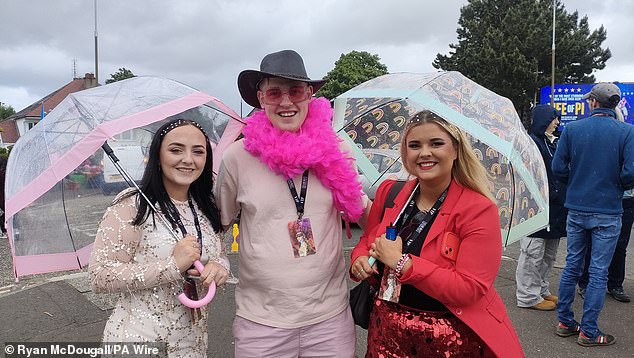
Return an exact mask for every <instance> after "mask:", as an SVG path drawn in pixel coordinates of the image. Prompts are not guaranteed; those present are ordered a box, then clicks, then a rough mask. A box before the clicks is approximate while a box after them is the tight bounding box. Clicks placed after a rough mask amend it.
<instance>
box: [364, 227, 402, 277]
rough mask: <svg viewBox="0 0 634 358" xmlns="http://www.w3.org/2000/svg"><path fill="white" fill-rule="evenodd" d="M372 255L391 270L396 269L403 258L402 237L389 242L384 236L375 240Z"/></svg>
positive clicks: (371, 250)
mask: <svg viewBox="0 0 634 358" xmlns="http://www.w3.org/2000/svg"><path fill="white" fill-rule="evenodd" d="M370 255H372V257H374V258H375V259H377V260H379V261H381V262H383V263H384V264H385V265H386V266H388V267H390V268H391V269H396V265H397V264H398V260H400V258H401V256H403V240H401V237H400V236H397V237H396V240H394V241H392V240H388V239H386V238H385V234H383V235H381V237H377V238H376V239H375V240H374V243H373V244H372V246H371V247H370Z"/></svg>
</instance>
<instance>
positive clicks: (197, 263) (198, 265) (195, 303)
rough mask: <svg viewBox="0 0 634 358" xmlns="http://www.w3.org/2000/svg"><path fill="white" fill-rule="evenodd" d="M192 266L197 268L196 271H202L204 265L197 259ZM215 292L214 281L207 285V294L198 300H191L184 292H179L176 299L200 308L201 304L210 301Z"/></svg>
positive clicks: (190, 306) (203, 304)
mask: <svg viewBox="0 0 634 358" xmlns="http://www.w3.org/2000/svg"><path fill="white" fill-rule="evenodd" d="M194 267H196V270H198V272H203V270H204V269H205V266H203V264H202V263H201V262H200V261H198V260H196V261H194ZM215 294H216V283H215V282H212V283H211V285H209V290H208V291H207V295H206V296H205V297H203V299H202V300H198V301H194V300H191V299H189V297H187V296H186V295H185V293H181V294H180V295H178V300H179V301H181V303H182V304H183V305H185V306H187V307H189V308H200V307H202V306H205V305H206V304H208V303H209V302H211V300H212V299H213V298H214V295H215Z"/></svg>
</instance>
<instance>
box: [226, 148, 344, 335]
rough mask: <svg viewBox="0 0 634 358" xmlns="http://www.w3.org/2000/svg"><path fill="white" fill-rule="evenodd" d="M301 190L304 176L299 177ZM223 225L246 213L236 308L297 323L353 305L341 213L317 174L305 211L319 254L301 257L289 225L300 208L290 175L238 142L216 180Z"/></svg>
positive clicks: (266, 320) (274, 322)
mask: <svg viewBox="0 0 634 358" xmlns="http://www.w3.org/2000/svg"><path fill="white" fill-rule="evenodd" d="M294 182H295V187H296V188H297V191H298V192H299V191H300V188H301V175H300V176H298V177H297V178H294ZM215 192H216V200H217V201H218V206H219V207H220V211H221V218H222V224H223V225H224V226H228V225H231V224H232V223H233V220H234V218H235V217H236V215H237V214H238V212H239V211H240V209H241V210H242V214H241V218H240V251H239V263H240V283H239V284H238V287H237V288H236V314H237V315H238V316H240V317H243V318H245V319H248V320H251V321H254V322H256V323H260V324H264V325H268V326H272V327H280V328H297V327H302V326H307V325H311V324H315V323H319V322H322V321H325V320H327V319H329V318H332V317H334V316H336V315H337V314H339V313H341V312H342V311H343V310H344V309H346V308H347V307H348V288H347V284H346V276H345V275H346V270H347V268H346V267H345V262H344V258H343V247H342V246H343V243H342V230H341V216H340V215H339V212H338V211H337V209H336V208H335V207H334V205H333V200H332V196H331V193H330V191H329V190H328V189H327V188H325V187H324V186H323V185H322V184H321V183H320V182H319V180H318V179H317V177H315V176H314V175H313V174H312V173H311V174H310V175H309V177H308V191H307V194H306V204H305V211H304V217H305V218H309V219H310V221H311V226H312V231H313V236H314V241H315V246H316V249H317V251H316V254H314V255H308V256H305V257H299V258H296V257H295V255H294V254H293V248H292V246H291V239H290V234H289V229H288V223H289V222H291V221H295V220H297V210H296V208H295V203H294V201H293V198H292V196H291V193H290V190H289V188H288V185H287V183H286V180H285V179H284V178H283V177H282V176H280V175H277V174H275V173H273V172H272V171H271V170H270V169H269V168H268V167H267V166H266V164H264V163H262V162H261V161H260V160H259V159H258V158H256V157H254V156H252V155H251V154H250V153H248V152H247V151H246V150H245V149H244V145H243V142H242V141H238V142H235V143H233V144H232V145H231V146H229V147H228V148H227V150H226V151H225V153H224V155H223V161H222V164H221V166H220V170H219V174H218V178H217V181H216V188H215Z"/></svg>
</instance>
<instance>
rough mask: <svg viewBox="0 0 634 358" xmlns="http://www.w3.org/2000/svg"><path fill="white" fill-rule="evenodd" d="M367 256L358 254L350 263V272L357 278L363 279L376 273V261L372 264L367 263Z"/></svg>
mask: <svg viewBox="0 0 634 358" xmlns="http://www.w3.org/2000/svg"><path fill="white" fill-rule="evenodd" d="M369 258H370V257H369V256H359V257H357V259H356V260H355V261H354V264H352V267H351V268H350V272H352V275H354V277H356V278H357V279H359V280H365V279H366V278H368V277H370V276H372V274H375V273H378V271H377V270H376V263H375V264H374V265H372V266H370V265H369V264H368V259H369Z"/></svg>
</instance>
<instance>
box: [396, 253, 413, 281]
mask: <svg viewBox="0 0 634 358" xmlns="http://www.w3.org/2000/svg"><path fill="white" fill-rule="evenodd" d="M410 258H411V256H410V255H409V254H403V256H401V258H400V259H398V263H397V264H396V269H395V270H394V271H395V272H396V277H397V278H398V277H401V276H402V275H403V272H401V271H403V267H405V263H406V262H407V260H409V259H410Z"/></svg>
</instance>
